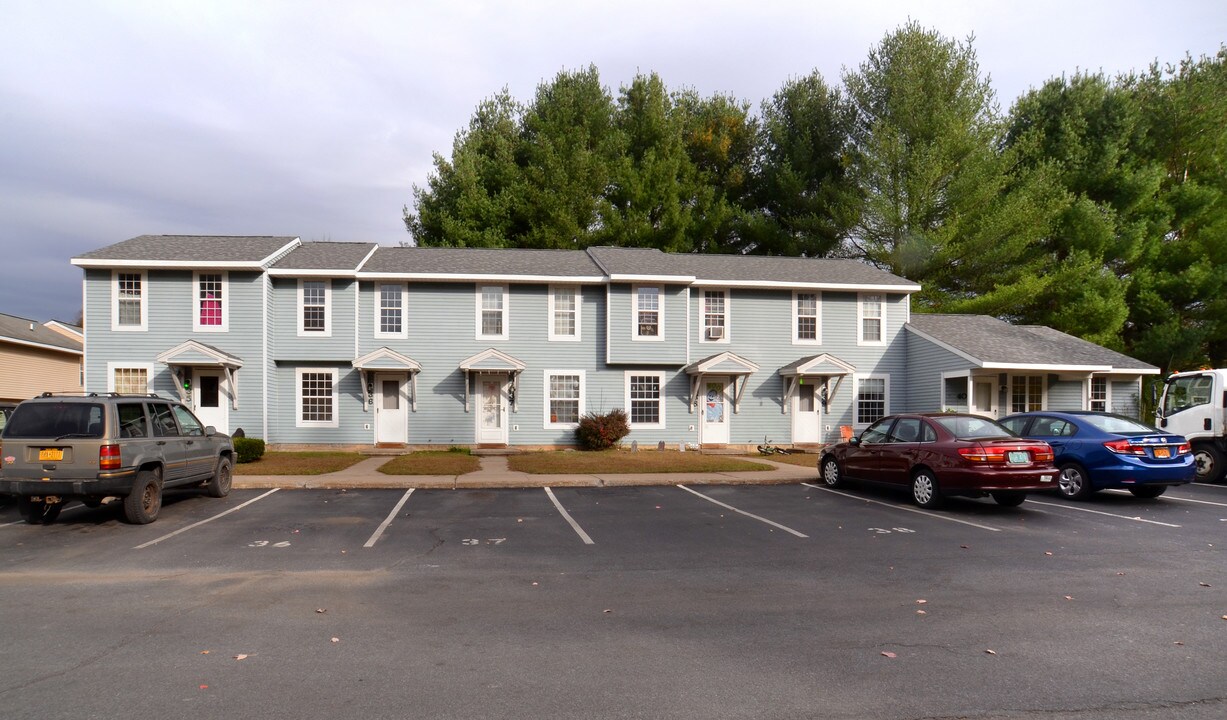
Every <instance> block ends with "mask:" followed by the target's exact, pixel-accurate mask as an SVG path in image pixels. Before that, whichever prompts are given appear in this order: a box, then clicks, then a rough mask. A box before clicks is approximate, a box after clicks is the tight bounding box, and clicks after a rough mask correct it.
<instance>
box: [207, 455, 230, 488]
mask: <svg viewBox="0 0 1227 720" xmlns="http://www.w3.org/2000/svg"><path fill="white" fill-rule="evenodd" d="M231 481H232V473H231V469H230V460H228V459H226V458H221V459H219V460H218V461H217V469H216V470H214V471H213V478H212V479H210V480H209V482H208V484H207V485H205V492H207V493H208V494H209V497H215V498H224V497H226V496H227V495H229V494H230V485H231Z"/></svg>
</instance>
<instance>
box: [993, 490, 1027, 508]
mask: <svg viewBox="0 0 1227 720" xmlns="http://www.w3.org/2000/svg"><path fill="white" fill-rule="evenodd" d="M992 495H993V499H994V500H996V501H997V504H998V505H1004V506H1006V507H1018V506H1019V505H1022V504H1023V501H1024V500H1026V499H1027V493H1025V492H1022V491H1021V490H1000V491H998V492H995V493H992Z"/></svg>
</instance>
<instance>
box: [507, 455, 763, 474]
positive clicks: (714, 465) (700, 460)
mask: <svg viewBox="0 0 1227 720" xmlns="http://www.w3.org/2000/svg"><path fill="white" fill-rule="evenodd" d="M507 465H508V467H509V468H510V469H511V470H515V471H516V472H526V473H532V474H534V475H564V474H575V475H591V474H596V473H601V474H606V475H608V474H612V473H682V472H696V473H697V472H744V471H754V470H771V469H772V467H771V466H770V465H764V464H763V463H756V462H750V461H749V460H743V459H741V458H736V457H730V456H728V455H703V454H701V453H697V452H678V451H677V450H640V451H639V452H630V451H629V450H601V451H575V450H571V451H565V450H564V451H560V452H538V453H525V454H523V455H511V456H509V457H508V458H507Z"/></svg>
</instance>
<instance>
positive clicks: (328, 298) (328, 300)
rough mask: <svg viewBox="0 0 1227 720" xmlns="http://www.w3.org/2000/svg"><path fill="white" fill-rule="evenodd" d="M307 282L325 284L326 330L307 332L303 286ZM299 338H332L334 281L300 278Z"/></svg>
mask: <svg viewBox="0 0 1227 720" xmlns="http://www.w3.org/2000/svg"><path fill="white" fill-rule="evenodd" d="M307 282H322V283H324V329H323V330H307V329H306V328H305V327H304V323H303V308H304V305H303V284H304V283H307ZM298 336H299V337H316V338H319V337H332V279H331V278H299V279H298Z"/></svg>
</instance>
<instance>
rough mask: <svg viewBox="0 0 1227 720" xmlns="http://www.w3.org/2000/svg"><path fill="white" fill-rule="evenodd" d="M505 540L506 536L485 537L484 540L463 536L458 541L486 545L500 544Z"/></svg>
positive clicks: (465, 543)
mask: <svg viewBox="0 0 1227 720" xmlns="http://www.w3.org/2000/svg"><path fill="white" fill-rule="evenodd" d="M506 541H507V538H486V539H485V540H481V539H480V538H465V539H463V540H461V541H460V544H461V545H482V544H483V543H484V544H486V545H502V544H503V543H504V542H506Z"/></svg>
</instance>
